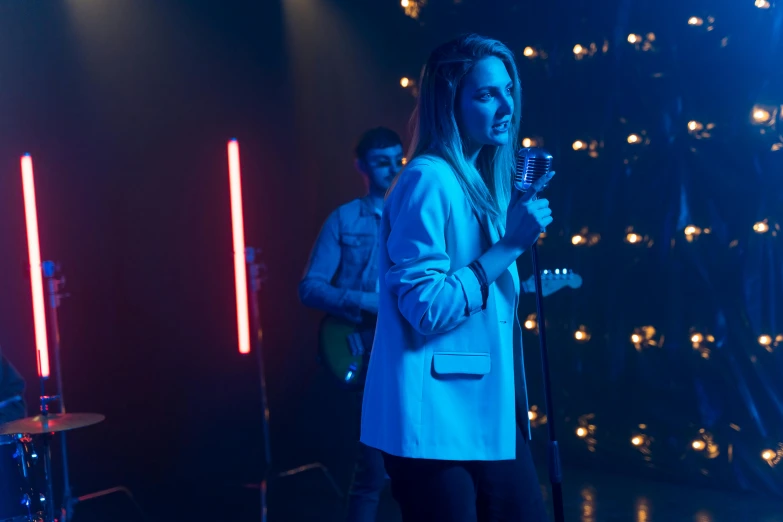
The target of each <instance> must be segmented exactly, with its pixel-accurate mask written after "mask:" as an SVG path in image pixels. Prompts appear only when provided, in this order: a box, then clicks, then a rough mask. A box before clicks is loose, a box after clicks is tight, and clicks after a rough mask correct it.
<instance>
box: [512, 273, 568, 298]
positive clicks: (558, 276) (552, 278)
mask: <svg viewBox="0 0 783 522" xmlns="http://www.w3.org/2000/svg"><path fill="white" fill-rule="evenodd" d="M567 286H570V287H571V288H579V287H580V286H582V276H580V275H579V274H577V273H576V272H574V271H573V270H570V269H568V268H555V269H554V270H548V269H547V270H542V271H541V289H542V291H543V294H544V295H545V296H547V295H550V294H553V293H555V292H557V291H558V290H560V289H562V288H565V287H567ZM522 290H523V291H525V292H529V293H533V292H535V291H536V282H535V278H534V277H533V276H530V277H529V278H528V279H527V280H526V281H523V282H522Z"/></svg>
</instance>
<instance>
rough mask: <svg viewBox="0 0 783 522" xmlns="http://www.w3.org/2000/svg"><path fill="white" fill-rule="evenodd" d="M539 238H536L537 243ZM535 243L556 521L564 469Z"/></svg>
mask: <svg viewBox="0 0 783 522" xmlns="http://www.w3.org/2000/svg"><path fill="white" fill-rule="evenodd" d="M537 242H538V240H536V243H537ZM536 243H533V248H532V255H533V277H534V278H535V282H536V313H537V314H538V340H539V344H540V346H541V366H542V369H543V374H544V396H545V402H546V418H547V423H546V425H547V430H548V432H549V451H548V454H549V480H550V482H551V483H552V507H553V509H554V512H555V522H564V521H565V515H564V513H563V471H562V469H561V466H560V449H559V448H558V445H557V436H556V434H555V407H554V404H553V402H552V382H551V379H550V371H549V354H548V352H547V349H546V326H545V319H544V293H543V287H542V285H541V271H540V270H539V264H538V245H537V244H536Z"/></svg>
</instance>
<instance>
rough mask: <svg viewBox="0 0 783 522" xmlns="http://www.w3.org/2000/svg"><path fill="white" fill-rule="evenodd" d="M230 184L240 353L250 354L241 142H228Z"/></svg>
mask: <svg viewBox="0 0 783 522" xmlns="http://www.w3.org/2000/svg"><path fill="white" fill-rule="evenodd" d="M228 183H229V189H230V192H231V228H232V230H233V232H234V234H233V235H234V281H235V284H236V295H237V332H238V334H239V353H250V317H249V315H248V304H247V267H246V265H245V222H244V218H243V216H242V174H241V169H240V168H239V142H237V140H236V138H234V139H232V140H231V141H229V142H228Z"/></svg>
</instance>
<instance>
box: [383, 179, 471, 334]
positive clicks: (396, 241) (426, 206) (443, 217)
mask: <svg viewBox="0 0 783 522" xmlns="http://www.w3.org/2000/svg"><path fill="white" fill-rule="evenodd" d="M443 175H444V174H443V173H439V172H438V171H437V170H435V169H433V168H428V167H427V166H421V167H417V168H412V169H410V170H407V171H406V172H405V173H403V174H402V175H401V176H400V179H399V180H398V183H397V185H396V186H395V187H394V189H393V190H392V193H391V194H390V196H389V200H388V201H387V203H386V205H387V206H388V219H389V227H390V230H389V235H388V239H387V243H386V248H387V251H388V255H389V258H390V261H391V266H390V268H389V270H388V271H387V273H386V274H385V278H386V279H385V280H386V284H387V286H388V288H389V289H390V290H391V291H392V292H393V293H394V294H395V295H396V296H397V302H398V307H399V310H400V313H401V314H402V316H403V317H405V319H406V320H407V321H408V322H409V323H410V324H411V325H412V326H413V328H414V329H416V331H418V332H419V333H421V334H423V335H430V334H437V333H443V332H447V331H449V330H451V329H453V328H455V327H456V326H458V325H459V324H460V323H462V322H463V321H465V320H466V319H467V318H468V317H470V316H471V315H473V314H475V313H476V312H479V311H480V310H481V309H482V305H483V299H482V295H481V286H480V284H479V281H478V279H477V278H476V275H475V274H474V273H473V270H471V269H470V268H469V267H467V266H464V267H452V266H451V259H450V258H449V255H448V253H447V251H446V226H447V224H448V220H449V218H450V208H451V206H450V201H449V193H448V189H447V187H446V185H445V184H444V180H443V179H442V177H441V176H443Z"/></svg>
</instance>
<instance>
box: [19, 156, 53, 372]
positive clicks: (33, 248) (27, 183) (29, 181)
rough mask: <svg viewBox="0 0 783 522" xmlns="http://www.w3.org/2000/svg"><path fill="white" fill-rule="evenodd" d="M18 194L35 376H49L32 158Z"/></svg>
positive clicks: (24, 158) (24, 163) (24, 169)
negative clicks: (27, 263) (20, 196)
mask: <svg viewBox="0 0 783 522" xmlns="http://www.w3.org/2000/svg"><path fill="white" fill-rule="evenodd" d="M22 191H23V193H24V215H25V223H26V225H27V252H28V255H29V258H30V287H31V290H32V294H33V324H34V325H35V346H36V350H37V353H38V376H39V377H43V378H48V377H49V345H48V340H47V338H46V309H45V307H44V291H43V276H42V274H41V246H40V243H39V241H38V210H37V209H36V206H35V182H34V180H33V158H31V157H30V154H25V155H24V156H22Z"/></svg>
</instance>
